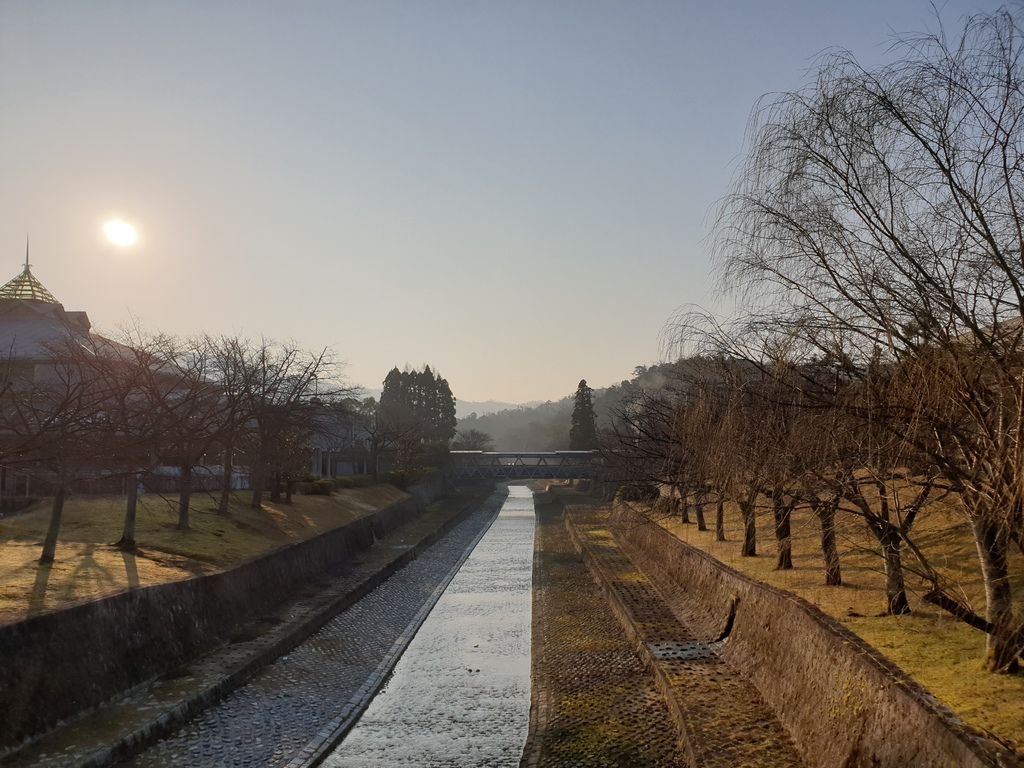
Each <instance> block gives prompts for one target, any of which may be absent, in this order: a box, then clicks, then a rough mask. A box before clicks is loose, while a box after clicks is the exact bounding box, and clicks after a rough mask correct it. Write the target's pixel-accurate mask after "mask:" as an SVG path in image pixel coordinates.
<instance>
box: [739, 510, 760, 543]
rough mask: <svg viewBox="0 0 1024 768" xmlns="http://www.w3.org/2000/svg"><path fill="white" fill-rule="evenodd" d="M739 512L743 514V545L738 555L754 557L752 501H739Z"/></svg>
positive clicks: (754, 523)
mask: <svg viewBox="0 0 1024 768" xmlns="http://www.w3.org/2000/svg"><path fill="white" fill-rule="evenodd" d="M740 514H742V515H743V547H742V549H741V550H740V555H742V556H743V557H755V556H756V555H757V526H756V517H755V514H754V502H752V501H741V502H740Z"/></svg>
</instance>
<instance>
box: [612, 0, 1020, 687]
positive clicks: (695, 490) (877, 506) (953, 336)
mask: <svg viewBox="0 0 1024 768" xmlns="http://www.w3.org/2000/svg"><path fill="white" fill-rule="evenodd" d="M1022 41H1024V37H1022V35H1021V31H1020V30H1019V29H1018V27H1017V25H1016V22H1015V20H1014V18H1013V16H1012V15H1011V14H1010V13H1007V12H1005V11H1001V12H997V13H994V14H990V15H981V16H976V17H973V18H971V19H969V20H968V21H967V22H966V25H965V27H964V29H963V32H962V34H961V35H960V37H959V38H953V39H947V38H944V37H919V38H911V39H904V40H903V41H902V43H901V45H902V47H901V49H900V53H901V56H900V58H899V59H898V60H897V61H896V62H895V63H893V64H890V65H886V66H882V67H878V68H875V69H871V70H867V69H864V68H862V67H861V66H860V65H859V64H857V62H856V61H855V60H854V59H853V58H852V57H851V56H850V55H848V54H845V53H836V54H830V55H829V56H827V57H826V58H824V59H823V61H822V63H821V66H820V69H819V71H818V73H817V77H816V79H815V81H814V82H813V84H812V85H810V86H809V87H807V88H806V89H804V90H802V91H799V92H795V93H788V94H781V95H779V96H777V97H773V98H772V100H771V101H769V102H766V103H763V104H761V105H760V106H759V108H758V111H757V112H756V129H755V131H754V133H753V134H752V140H751V147H750V149H749V152H748V153H747V155H746V158H745V161H744V164H743V166H742V169H741V173H740V175H739V178H738V182H737V185H736V187H735V189H734V190H733V192H732V193H731V194H730V195H729V196H728V197H727V199H726V200H725V201H724V203H723V205H722V209H721V215H720V218H719V220H718V223H717V228H716V245H717V254H716V257H717V265H718V269H719V270H720V275H721V278H722V281H723V283H724V284H727V285H729V286H731V290H732V291H733V292H734V295H736V296H737V297H738V298H739V301H738V310H737V312H736V313H735V314H734V315H733V316H731V317H728V318H721V317H717V316H714V315H710V314H708V313H705V312H701V311H698V310H684V311H682V312H680V313H679V315H678V316H677V317H676V318H675V320H674V323H673V325H672V327H671V330H672V333H673V334H674V338H675V340H676V341H677V342H678V344H679V345H680V350H681V351H682V352H683V353H684V354H685V357H684V359H683V360H681V361H680V362H679V363H678V364H677V365H676V366H675V368H674V371H673V375H672V376H671V377H670V379H669V381H668V382H667V385H666V386H665V387H664V388H662V389H660V390H637V391H634V392H632V393H630V394H629V395H628V396H627V397H626V398H625V399H624V400H623V401H622V403H621V404H620V406H619V407H618V408H617V409H616V412H615V413H614V415H613V417H612V419H611V424H610V425H609V426H608V427H607V428H606V430H605V434H604V443H605V447H606V449H607V452H608V455H609V459H610V461H612V463H613V465H614V467H615V471H616V472H618V475H619V477H620V478H624V479H628V478H632V479H634V480H637V481H646V482H648V483H650V484H658V485H662V486H665V485H667V486H669V487H672V488H674V493H673V494H672V495H673V498H674V500H675V501H674V502H673V503H674V504H675V505H677V509H676V513H678V514H681V515H687V516H688V515H689V514H690V513H691V512H692V513H693V514H695V515H696V518H697V519H696V522H697V525H698V526H700V527H701V528H704V529H707V526H708V523H707V520H706V519H705V509H706V507H707V506H708V505H713V507H714V510H715V511H714V522H713V526H714V530H715V535H716V536H717V537H718V538H724V534H723V528H722V510H723V505H724V504H725V503H726V502H728V503H730V504H734V505H736V507H738V509H739V512H740V515H741V517H742V521H743V531H742V536H741V540H740V542H739V546H740V548H741V552H742V554H743V555H748V556H750V555H754V554H755V553H756V552H757V550H758V547H759V546H760V542H758V541H757V540H756V527H755V525H754V521H755V516H756V515H757V514H758V513H759V512H761V511H764V512H765V513H766V514H767V515H770V518H771V520H772V522H773V529H774V532H775V536H774V547H775V551H776V558H777V567H778V568H779V569H789V568H792V535H793V534H792V530H791V519H792V514H793V511H794V509H795V508H796V507H797V506H802V507H806V508H809V509H810V510H811V512H812V513H813V515H814V516H815V518H816V519H817V521H818V525H819V526H820V549H821V563H822V569H823V576H824V581H825V583H826V584H827V585H838V584H840V583H842V563H841V562H840V556H839V552H838V551H837V548H836V517H837V515H838V516H851V517H853V518H855V519H857V520H859V521H860V522H861V523H862V524H863V526H864V527H865V528H866V530H867V531H869V532H870V535H871V536H872V537H873V539H874V542H875V546H874V548H873V549H874V551H875V552H876V553H877V555H878V557H879V558H880V560H879V565H880V568H881V569H883V570H884V574H885V603H884V605H885V609H886V611H887V612H888V613H890V614H900V613H905V612H907V611H909V610H910V609H911V608H910V604H909V603H908V600H907V594H906V590H907V586H906V581H905V574H906V573H907V572H912V573H913V574H914V576H915V578H916V579H917V580H919V582H920V583H923V584H925V585H926V588H925V590H924V594H923V595H922V596H921V597H922V599H923V600H924V601H925V602H927V603H930V604H932V605H934V606H936V607H938V608H940V609H942V610H943V611H945V612H947V613H948V614H949V615H951V616H953V617H955V618H956V619H958V620H960V621H962V622H964V623H966V624H967V625H969V626H971V627H973V628H975V629H977V630H979V631H980V632H982V633H984V635H985V637H986V644H987V652H986V663H987V666H988V668H989V669H990V670H992V671H997V672H1010V671H1014V670H1016V669H1017V668H1018V667H1019V664H1020V660H1021V656H1022V654H1024V612H1022V610H1021V597H1020V595H1019V590H1020V585H1021V573H1020V564H1021V562H1022V559H1021V556H1022V555H1024V384H1022V382H1024V255H1022V254H1024V229H1022V225H1021V211H1022V210H1024V69H1022V65H1021V62H1022V60H1024V58H1022V55H1024V44H1022ZM940 508H942V509H947V510H948V509H954V510H956V511H957V512H956V513H957V514H959V515H961V516H962V520H963V523H964V527H965V528H967V529H968V530H969V532H970V533H969V535H970V536H971V537H973V540H974V544H975V549H976V561H975V566H974V571H975V573H976V575H977V578H978V579H979V580H980V581H981V582H982V583H983V585H984V596H985V597H984V605H973V604H972V603H971V601H970V600H969V599H968V598H967V597H966V595H965V593H964V590H963V589H962V588H961V585H960V583H958V581H957V579H956V577H955V576H954V575H953V574H954V571H952V570H951V569H950V568H948V567H947V565H948V564H947V563H944V562H943V559H944V558H943V555H942V553H941V552H940V553H938V554H936V552H935V550H933V549H931V548H930V546H931V545H930V542H929V539H928V536H929V534H928V525H927V519H928V517H929V515H933V514H936V513H937V512H936V510H938V509H940ZM957 565H958V566H962V567H963V566H966V565H967V564H966V563H957Z"/></svg>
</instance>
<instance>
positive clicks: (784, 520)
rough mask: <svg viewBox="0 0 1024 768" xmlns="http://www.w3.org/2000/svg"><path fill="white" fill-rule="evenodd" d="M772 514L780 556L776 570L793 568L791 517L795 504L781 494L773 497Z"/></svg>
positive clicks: (776, 563)
mask: <svg viewBox="0 0 1024 768" xmlns="http://www.w3.org/2000/svg"><path fill="white" fill-rule="evenodd" d="M772 514H773V515H774V517H775V545H776V548H777V551H778V558H777V559H776V561H775V570H777V571H791V570H793V533H792V529H791V526H790V519H791V518H792V516H793V505H792V504H787V503H786V501H785V499H784V498H782V497H781V496H779V497H776V498H773V499H772Z"/></svg>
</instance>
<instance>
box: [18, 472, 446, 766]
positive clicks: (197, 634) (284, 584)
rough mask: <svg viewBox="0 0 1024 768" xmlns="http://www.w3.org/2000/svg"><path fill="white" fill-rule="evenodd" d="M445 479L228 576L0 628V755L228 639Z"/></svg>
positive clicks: (336, 565)
mask: <svg viewBox="0 0 1024 768" xmlns="http://www.w3.org/2000/svg"><path fill="white" fill-rule="evenodd" d="M443 491H444V486H443V483H442V482H441V481H439V480H437V481H431V482H429V483H426V484H423V485H421V486H418V487H414V488H412V489H410V494H411V496H410V498H408V499H405V500H403V501H400V502H396V503H395V504H391V505H389V506H387V507H384V508H382V509H380V510H377V511H376V512H374V513H372V514H370V515H367V516H365V517H362V518H360V519H358V520H354V521H352V522H351V523H349V524H347V525H344V526H342V527H340V528H335V529H334V530H332V531H327V532H325V533H322V534H320V535H319V536H316V537H314V538H311V539H307V540H306V541H302V542H298V543H296V544H293V545H290V546H287V547H284V548H282V549H278V550H275V551H272V552H270V553H268V554H266V555H263V556H260V557H258V558H255V559H253V560H250V561H248V562H245V563H242V564H241V565H238V566H236V567H235V568H231V569H230V570H226V571H221V572H219V573H214V574H211V575H209V576H202V577H197V578H193V579H188V580H185V581H175V582H170V583H167V584H157V585H154V586H150V587H143V588H141V589H134V590H130V591H127V592H121V593H118V594H116V595H111V596H110V597H107V598H104V599H102V600H96V601H93V602H89V603H84V604H82V605H77V606H73V607H70V608H67V609H64V610H60V611H55V612H53V613H48V614H43V615H41V616H36V617H33V618H29V619H26V620H24V621H20V622H17V623H14V624H8V625H5V626H0V660H2V664H0V754H2V753H3V752H4V751H6V750H8V749H10V748H13V747H15V746H17V745H18V744H20V743H21V742H23V741H24V740H25V739H26V738H28V737H30V736H32V735H34V734H36V733H39V732H41V731H43V730H45V729H46V728H48V727H50V726H52V725H53V724H55V723H56V722H58V721H60V720H64V719H67V718H68V717H71V716H72V715H75V714H77V713H79V712H82V711H84V710H86V709H89V708H91V707H94V706H96V705H98V704H100V703H102V702H103V701H105V700H107V699H109V698H110V697H111V696H113V695H115V694H117V693H120V692H122V691H124V690H126V689H129V688H131V687H133V686H135V685H138V684H140V683H143V682H145V681H147V680H150V679H152V678H154V677H157V676H160V675H167V674H173V672H174V671H175V670H176V669H178V668H180V667H181V666H182V665H183V664H185V662H187V661H188V660H189V659H192V658H194V657H196V656H198V655H199V654H201V653H203V652H205V651H207V650H209V649H211V648H213V647H215V646H217V645H218V644H220V643H222V642H224V641H225V640H228V639H230V637H231V635H232V633H234V632H237V631H238V630H239V629H240V627H241V626H243V625H245V624H247V623H249V622H252V621H254V620H257V619H259V618H260V617H261V616H264V615H265V614H267V613H269V612H271V611H272V610H273V609H275V608H277V607H278V606H280V605H281V604H282V603H284V602H285V601H286V600H288V599H289V598H290V597H293V596H294V593H295V591H296V589H298V588H300V587H301V586H303V585H304V584H306V583H308V582H309V581H311V580H314V579H317V578H320V577H323V576H324V575H329V574H331V573H335V572H337V571H338V570H340V569H341V568H343V567H344V565H345V563H346V562H347V561H349V560H350V559H351V557H352V555H353V554H355V553H356V552H359V551H361V550H365V549H367V548H369V547H370V546H371V545H372V544H373V542H374V540H375V539H377V538H380V537H382V536H384V535H386V534H387V533H388V532H390V531H393V530H394V529H396V528H397V527H399V526H401V525H402V524H404V523H406V522H408V521H409V520H411V519H412V518H413V517H415V516H416V515H417V514H418V513H420V512H421V511H422V510H423V508H424V507H425V506H426V505H427V504H428V503H429V502H430V501H432V500H434V499H436V498H438V497H439V496H441V495H442V493H443Z"/></svg>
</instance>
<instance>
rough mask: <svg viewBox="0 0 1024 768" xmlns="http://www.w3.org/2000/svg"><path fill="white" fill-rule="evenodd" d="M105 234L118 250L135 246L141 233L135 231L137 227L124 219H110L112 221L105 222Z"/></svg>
mask: <svg viewBox="0 0 1024 768" xmlns="http://www.w3.org/2000/svg"><path fill="white" fill-rule="evenodd" d="M103 234H104V235H106V236H107V240H109V241H110V242H112V243H113V244H114V245H116V246H117V247H118V248H127V247H129V246H131V245H135V241H136V240H138V239H139V233H138V232H136V231H135V227H133V226H132V225H131V224H129V223H128V222H127V221H125V220H124V219H110V221H107V222H104V224H103Z"/></svg>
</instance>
